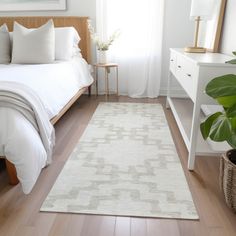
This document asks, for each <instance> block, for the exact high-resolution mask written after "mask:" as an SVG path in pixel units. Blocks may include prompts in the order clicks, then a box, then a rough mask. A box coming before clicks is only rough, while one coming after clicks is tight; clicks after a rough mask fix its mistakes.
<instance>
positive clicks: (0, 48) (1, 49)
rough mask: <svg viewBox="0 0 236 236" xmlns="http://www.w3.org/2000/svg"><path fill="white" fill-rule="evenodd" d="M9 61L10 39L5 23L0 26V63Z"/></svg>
mask: <svg viewBox="0 0 236 236" xmlns="http://www.w3.org/2000/svg"><path fill="white" fill-rule="evenodd" d="M10 61H11V41H10V35H9V32H8V28H7V25H6V24H4V25H2V26H1V27H0V64H7V63H9V62H10Z"/></svg>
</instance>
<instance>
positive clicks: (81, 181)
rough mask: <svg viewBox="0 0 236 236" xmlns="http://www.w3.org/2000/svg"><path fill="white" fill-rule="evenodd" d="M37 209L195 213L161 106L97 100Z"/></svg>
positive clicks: (166, 215)
mask: <svg viewBox="0 0 236 236" xmlns="http://www.w3.org/2000/svg"><path fill="white" fill-rule="evenodd" d="M41 211H46V212H68V213H81V214H96V215H118V216H138V217H160V218H177V219H179V218H180V219H198V214H197V212H196V209H195V206H194V203H193V200H192V197H191V193H190V191H189V188H188V184H187V182H186V179H185V175H184V172H183V169H182V166H181V163H180V161H179V157H178V155H177V151H176V148H175V145H174V142H173V139H172V136H171V133H170V130H169V127H168V124H167V121H166V118H165V114H164V111H163V109H162V106H161V105H159V104H144V103H100V104H99V106H98V107H97V109H96V111H95V113H94V115H93V117H92V119H91V121H90V122H89V124H88V126H87V128H86V130H85V132H84V134H83V135H82V137H81V139H80V140H79V143H78V144H77V146H76V147H75V149H74V150H73V153H72V154H71V156H70V157H69V159H68V161H67V163H66V164H65V166H64V168H63V170H62V172H61V173H60V175H59V177H58V178H57V180H56V183H55V184H54V186H53V188H52V190H51V191H50V193H49V194H48V196H47V198H46V200H45V201H44V203H43V205H42V207H41Z"/></svg>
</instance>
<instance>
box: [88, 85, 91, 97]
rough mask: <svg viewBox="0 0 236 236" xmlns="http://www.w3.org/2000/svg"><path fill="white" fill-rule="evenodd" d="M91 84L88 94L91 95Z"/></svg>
mask: <svg viewBox="0 0 236 236" xmlns="http://www.w3.org/2000/svg"><path fill="white" fill-rule="evenodd" d="M91 87H92V86H91V85H90V86H89V87H88V96H89V97H91Z"/></svg>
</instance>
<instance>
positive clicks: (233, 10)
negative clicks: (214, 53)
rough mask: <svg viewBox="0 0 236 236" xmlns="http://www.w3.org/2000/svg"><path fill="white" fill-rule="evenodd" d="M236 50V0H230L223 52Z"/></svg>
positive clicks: (225, 24)
mask: <svg viewBox="0 0 236 236" xmlns="http://www.w3.org/2000/svg"><path fill="white" fill-rule="evenodd" d="M232 51H236V1H235V0H228V1H227V7H226V12H225V19H224V26H223V32H222V43H221V52H222V53H225V54H232Z"/></svg>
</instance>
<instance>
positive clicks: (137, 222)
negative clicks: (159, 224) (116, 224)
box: [130, 218, 147, 236]
mask: <svg viewBox="0 0 236 236" xmlns="http://www.w3.org/2000/svg"><path fill="white" fill-rule="evenodd" d="M130 235H131V236H146V235H147V220H146V219H145V218H131V227H130Z"/></svg>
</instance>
